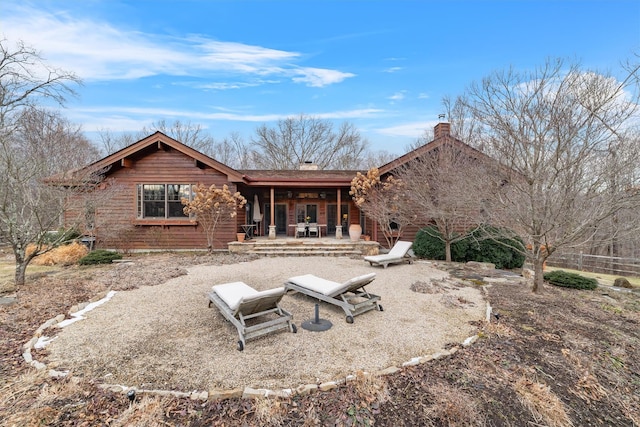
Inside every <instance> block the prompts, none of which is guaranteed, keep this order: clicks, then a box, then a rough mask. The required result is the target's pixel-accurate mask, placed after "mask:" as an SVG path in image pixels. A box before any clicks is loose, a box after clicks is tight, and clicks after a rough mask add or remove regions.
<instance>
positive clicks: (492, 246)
mask: <svg viewBox="0 0 640 427" xmlns="http://www.w3.org/2000/svg"><path fill="white" fill-rule="evenodd" d="M500 234H502V235H508V234H513V233H507V232H504V231H503V232H502V233H500V230H499V229H497V228H495V227H486V228H482V229H478V230H475V231H474V232H473V233H470V234H469V235H468V236H466V237H465V238H463V239H461V240H458V241H457V242H455V243H452V244H451V260H452V261H454V262H467V261H478V262H490V263H493V264H495V266H496V268H506V269H512V268H519V267H522V265H523V264H524V260H525V256H524V254H523V251H524V242H523V241H522V239H521V238H520V237H501V238H492V239H489V238H488V237H487V236H495V235H500ZM412 249H413V252H414V253H415V254H416V256H418V257H420V258H427V259H434V260H444V259H445V244H444V240H443V239H442V235H441V234H440V231H438V228H437V227H436V226H434V225H430V226H428V227H425V228H423V229H421V230H419V231H418V233H417V234H416V238H415V241H414V242H413V248H412Z"/></svg>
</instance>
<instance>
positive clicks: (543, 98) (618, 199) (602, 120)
mask: <svg viewBox="0 0 640 427" xmlns="http://www.w3.org/2000/svg"><path fill="white" fill-rule="evenodd" d="M637 73H638V67H637V66H636V67H634V68H633V69H632V70H631V72H630V74H629V76H628V77H627V78H626V79H625V80H624V81H622V82H619V81H617V80H616V79H615V78H613V77H611V76H608V75H603V74H600V73H597V72H591V71H588V70H582V69H581V68H580V67H579V65H577V64H566V63H565V61H563V60H548V61H547V62H546V63H545V64H544V66H542V67H540V68H538V69H536V70H533V71H531V72H525V73H518V72H516V71H515V70H513V69H509V70H506V71H504V72H498V73H494V74H493V75H491V76H489V77H487V78H485V79H483V80H482V82H480V83H475V84H473V85H471V86H470V88H469V89H468V91H467V93H466V94H465V103H466V106H467V108H469V109H470V111H471V112H472V113H473V117H474V118H475V119H476V120H477V121H478V123H479V124H481V125H482V126H483V132H484V134H485V135H486V138H485V141H486V144H487V147H486V148H487V150H488V151H489V152H490V153H491V154H492V155H493V156H494V157H496V158H497V159H499V160H500V161H501V162H502V163H503V165H505V166H507V167H508V169H509V171H511V172H510V173H509V175H507V176H504V177H503V178H502V179H501V181H500V182H496V183H495V187H496V188H499V187H501V189H502V193H501V196H500V197H498V198H496V199H494V201H493V203H494V208H493V209H492V210H491V212H492V213H493V214H494V215H493V217H492V222H493V223H494V224H495V223H502V224H503V225H504V226H506V227H511V228H515V229H516V230H517V231H519V232H520V233H521V234H522V236H523V237H525V240H526V241H527V243H528V247H529V253H528V256H529V257H530V259H531V260H532V262H533V265H534V272H535V279H534V286H533V291H534V292H538V291H541V290H542V285H543V264H544V261H545V260H546V259H547V258H548V257H549V255H551V254H552V253H553V252H554V251H556V250H558V249H561V248H564V247H571V246H574V245H580V244H582V243H584V242H585V241H588V240H589V239H590V238H591V236H592V235H593V232H594V230H596V229H597V227H598V225H599V224H602V223H603V222H604V221H607V220H609V219H611V218H612V217H613V216H614V215H616V213H618V212H621V211H622V210H625V209H637V207H638V203H639V199H640V192H639V191H637V188H638V181H637V176H636V177H635V178H632V177H629V178H628V179H627V180H625V182H618V183H617V184H616V185H617V187H618V188H619V189H626V190H625V191H611V190H612V188H611V176H612V175H611V174H612V171H613V170H630V169H633V168H634V167H635V165H634V162H637V158H635V159H634V158H633V156H627V155H617V156H615V157H614V156H612V152H611V148H612V147H613V146H616V145H618V144H619V142H621V141H625V140H626V139H627V137H626V135H625V132H626V131H627V129H628V127H629V126H630V125H631V124H632V121H631V119H632V118H633V116H634V114H635V112H636V111H637V105H638V104H637V101H638V90H637V89H638V88H637V86H635V87H634V86H633V85H632V83H635V82H637V80H634V79H637Z"/></svg>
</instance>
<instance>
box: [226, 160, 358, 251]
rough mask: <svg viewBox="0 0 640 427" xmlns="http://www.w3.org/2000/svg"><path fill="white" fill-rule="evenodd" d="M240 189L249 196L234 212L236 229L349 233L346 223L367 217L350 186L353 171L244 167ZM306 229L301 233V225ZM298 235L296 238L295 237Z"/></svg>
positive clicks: (283, 234)
mask: <svg viewBox="0 0 640 427" xmlns="http://www.w3.org/2000/svg"><path fill="white" fill-rule="evenodd" d="M246 172H247V173H246V174H245V175H244V176H243V182H242V183H239V184H238V191H239V192H240V194H242V195H243V196H244V197H245V198H246V199H247V204H246V205H245V207H244V211H243V212H240V213H239V215H238V218H237V221H238V232H246V233H247V234H250V235H251V236H256V237H266V238H268V239H270V240H276V239H278V240H279V239H288V238H292V239H294V238H296V236H299V237H301V238H302V237H303V236H308V235H309V232H308V231H309V226H310V225H316V226H317V231H316V232H314V233H312V235H313V236H314V237H312V238H316V239H318V238H320V239H324V238H329V239H332V240H334V241H335V240H343V239H349V227H350V226H351V225H359V226H360V227H361V232H362V234H366V233H367V232H368V230H367V229H366V221H365V218H364V216H363V215H362V214H361V212H360V210H359V209H358V208H357V207H356V205H355V203H353V201H352V199H351V196H350V195H349V191H350V189H351V180H352V179H353V177H354V176H355V175H356V171H321V170H314V169H311V170H297V171H246ZM301 224H302V225H303V226H304V227H306V229H307V231H306V232H304V233H299V232H298V230H297V228H298V226H299V225H301ZM296 240H298V239H296Z"/></svg>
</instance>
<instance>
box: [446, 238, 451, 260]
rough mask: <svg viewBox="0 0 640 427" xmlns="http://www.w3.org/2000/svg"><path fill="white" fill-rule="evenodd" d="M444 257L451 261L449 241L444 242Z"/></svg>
mask: <svg viewBox="0 0 640 427" xmlns="http://www.w3.org/2000/svg"><path fill="white" fill-rule="evenodd" d="M444 259H445V261H447V262H451V241H450V240H447V241H445V242H444Z"/></svg>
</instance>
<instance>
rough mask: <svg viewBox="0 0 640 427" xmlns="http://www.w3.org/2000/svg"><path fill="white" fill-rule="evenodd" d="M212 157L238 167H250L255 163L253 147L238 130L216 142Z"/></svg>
mask: <svg viewBox="0 0 640 427" xmlns="http://www.w3.org/2000/svg"><path fill="white" fill-rule="evenodd" d="M211 157H213V158H214V159H216V160H218V161H219V162H221V163H224V164H225V165H227V166H231V167H232V168H236V169H249V168H250V167H251V166H252V165H253V156H252V155H251V149H250V147H249V145H248V144H247V143H246V142H245V141H244V140H243V139H242V137H241V136H240V134H239V133H238V132H232V133H231V134H230V135H229V136H228V137H225V138H224V139H223V140H222V141H221V142H216V143H215V144H214V154H213V155H212V156H211Z"/></svg>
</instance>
